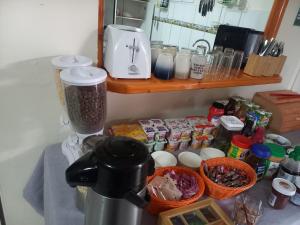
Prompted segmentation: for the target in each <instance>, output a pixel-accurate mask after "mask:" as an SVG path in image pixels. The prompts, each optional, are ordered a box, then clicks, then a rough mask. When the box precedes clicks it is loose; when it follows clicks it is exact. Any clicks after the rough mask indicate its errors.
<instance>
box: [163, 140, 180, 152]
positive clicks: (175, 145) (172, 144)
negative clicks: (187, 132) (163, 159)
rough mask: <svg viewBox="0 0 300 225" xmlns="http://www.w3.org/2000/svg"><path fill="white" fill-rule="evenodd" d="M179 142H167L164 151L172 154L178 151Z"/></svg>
mask: <svg viewBox="0 0 300 225" xmlns="http://www.w3.org/2000/svg"><path fill="white" fill-rule="evenodd" d="M179 143H180V142H179V141H176V140H168V144H167V148H166V151H168V152H174V151H176V150H177V149H178V146H179Z"/></svg>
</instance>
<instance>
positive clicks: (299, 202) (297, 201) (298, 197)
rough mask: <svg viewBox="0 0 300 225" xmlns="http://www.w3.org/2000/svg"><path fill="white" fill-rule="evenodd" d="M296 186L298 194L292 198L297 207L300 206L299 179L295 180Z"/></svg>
mask: <svg viewBox="0 0 300 225" xmlns="http://www.w3.org/2000/svg"><path fill="white" fill-rule="evenodd" d="M295 186H296V189H297V190H296V194H295V195H294V196H293V197H291V202H292V203H294V204H295V205H298V206H300V178H299V177H298V178H297V179H296V180H295Z"/></svg>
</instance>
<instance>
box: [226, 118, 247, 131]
mask: <svg viewBox="0 0 300 225" xmlns="http://www.w3.org/2000/svg"><path fill="white" fill-rule="evenodd" d="M221 124H222V125H223V127H225V128H226V129H227V130H229V131H241V130H242V129H243V127H244V123H243V122H242V121H241V120H239V119H238V118H237V117H235V116H221Z"/></svg>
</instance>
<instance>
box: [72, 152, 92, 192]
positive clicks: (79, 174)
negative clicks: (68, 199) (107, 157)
mask: <svg viewBox="0 0 300 225" xmlns="http://www.w3.org/2000/svg"><path fill="white" fill-rule="evenodd" d="M97 177H98V165H97V158H96V157H95V153H94V152H89V153H87V154H85V155H84V156H82V157H81V158H80V159H78V160H77V161H75V162H74V163H73V164H72V165H71V166H69V168H67V170H66V181H67V183H68V184H69V185H70V186H71V187H76V186H88V187H91V186H93V185H95V184H96V182H97Z"/></svg>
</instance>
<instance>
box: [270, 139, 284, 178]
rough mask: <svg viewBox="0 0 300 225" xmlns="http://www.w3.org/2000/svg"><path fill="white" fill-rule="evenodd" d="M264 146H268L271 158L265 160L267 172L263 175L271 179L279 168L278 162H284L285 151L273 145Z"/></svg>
mask: <svg viewBox="0 0 300 225" xmlns="http://www.w3.org/2000/svg"><path fill="white" fill-rule="evenodd" d="M265 145H266V146H268V147H269V149H270V151H271V156H270V158H269V159H268V160H267V171H266V174H265V175H266V176H267V177H273V176H274V175H275V174H276V172H277V170H278V168H279V166H280V162H281V161H282V160H284V157H285V149H284V147H282V146H280V145H277V144H273V143H267V144H265Z"/></svg>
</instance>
